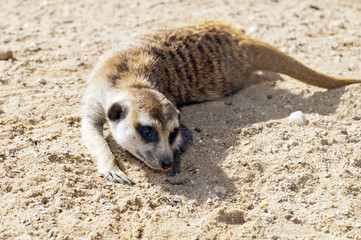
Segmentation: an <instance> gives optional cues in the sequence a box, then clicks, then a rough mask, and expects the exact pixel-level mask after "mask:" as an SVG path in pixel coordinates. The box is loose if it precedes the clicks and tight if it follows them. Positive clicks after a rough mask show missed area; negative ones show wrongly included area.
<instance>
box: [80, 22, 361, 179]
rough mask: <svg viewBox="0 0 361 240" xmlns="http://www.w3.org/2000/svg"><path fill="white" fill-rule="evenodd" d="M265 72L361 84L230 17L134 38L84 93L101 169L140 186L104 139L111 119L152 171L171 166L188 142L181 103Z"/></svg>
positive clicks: (118, 135) (103, 63) (104, 62)
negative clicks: (310, 63) (305, 60)
mask: <svg viewBox="0 0 361 240" xmlns="http://www.w3.org/2000/svg"><path fill="white" fill-rule="evenodd" d="M258 70H260V71H270V72H275V73H280V74H285V75H288V76H290V77H293V78H295V79H297V80H299V81H302V82H304V83H307V84H310V85H314V86H318V87H322V88H327V89H331V88H337V87H341V86H345V85H348V84H352V83H360V82H361V80H359V79H341V78H335V77H331V76H328V75H325V74H322V73H319V72H317V71H314V70H312V69H310V68H308V67H306V66H305V65H303V64H302V63H300V62H299V61H297V60H295V59H294V58H292V57H291V56H289V55H287V54H285V53H283V52H281V51H280V50H278V49H276V48H274V47H272V46H270V45H268V44H266V43H264V42H261V41H259V40H256V39H252V38H250V37H248V36H247V35H246V34H245V33H244V31H243V30H242V29H241V28H238V27H235V26H233V25H231V24H228V23H225V22H222V21H216V20H211V21H203V22H198V23H194V24H188V25H185V26H182V27H175V28H170V29H166V30H159V31H155V32H153V33H151V34H145V35H140V36H137V37H134V38H133V40H132V41H129V42H127V43H126V44H123V45H122V46H121V47H120V48H118V49H115V50H112V51H110V52H108V53H107V54H105V55H104V56H103V57H102V58H101V59H100V61H99V62H98V64H97V65H96V66H95V68H94V70H93V71H92V73H91V76H90V81H89V86H88V89H87V92H86V94H85V97H84V106H83V119H82V136H83V139H84V142H85V145H86V146H87V148H88V149H89V152H90V153H91V155H92V156H93V157H94V158H95V159H96V162H97V166H98V169H99V172H100V173H102V174H103V175H104V176H106V177H107V178H108V179H109V180H110V181H114V182H119V183H123V184H134V182H133V181H132V180H131V179H130V178H128V177H127V176H126V174H124V173H123V172H122V171H121V170H120V168H119V166H118V164H117V162H116V160H115V158H114V155H113V154H112V152H111V150H110V148H109V146H108V143H107V142H106V140H105V139H104V137H103V125H104V123H105V122H108V124H109V128H110V131H111V133H112V135H113V137H114V139H115V141H116V142H117V143H118V144H119V146H120V147H122V148H123V149H125V150H127V151H128V152H130V153H131V154H133V155H134V156H135V157H137V158H138V159H140V160H142V161H143V162H145V163H146V164H147V165H148V166H149V167H150V168H153V169H161V170H168V169H171V168H172V165H173V154H174V152H175V150H176V149H178V148H179V147H180V145H181V143H182V134H181V128H180V115H179V111H178V109H177V108H176V107H177V106H179V105H183V104H188V103H197V102H204V101H208V100H214V99H217V98H220V97H222V96H225V95H227V94H230V93H232V92H234V91H236V90H238V89H240V88H242V86H243V83H244V82H245V80H246V79H247V78H249V77H250V75H251V74H252V73H254V72H255V71H258Z"/></svg>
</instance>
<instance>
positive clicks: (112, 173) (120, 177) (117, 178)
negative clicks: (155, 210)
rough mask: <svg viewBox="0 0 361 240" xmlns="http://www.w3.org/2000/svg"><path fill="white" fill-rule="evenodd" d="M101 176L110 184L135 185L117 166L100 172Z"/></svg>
mask: <svg viewBox="0 0 361 240" xmlns="http://www.w3.org/2000/svg"><path fill="white" fill-rule="evenodd" d="M102 173H103V175H104V176H105V177H106V178H108V180H109V181H111V182H116V183H121V184H128V185H135V182H133V181H132V179H130V178H129V177H128V176H127V175H125V173H123V172H122V171H121V170H120V169H119V167H118V166H116V167H113V168H111V169H108V170H107V171H102Z"/></svg>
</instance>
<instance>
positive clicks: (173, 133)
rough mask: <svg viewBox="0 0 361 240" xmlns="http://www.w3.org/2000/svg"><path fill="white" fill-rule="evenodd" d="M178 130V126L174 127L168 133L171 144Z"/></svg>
mask: <svg viewBox="0 0 361 240" xmlns="http://www.w3.org/2000/svg"><path fill="white" fill-rule="evenodd" d="M178 132H179V128H175V129H174V130H173V131H172V132H171V133H170V134H169V143H170V144H172V143H173V142H174V140H175V139H176V137H177V135H178Z"/></svg>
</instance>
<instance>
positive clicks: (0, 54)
mask: <svg viewBox="0 0 361 240" xmlns="http://www.w3.org/2000/svg"><path fill="white" fill-rule="evenodd" d="M10 58H13V52H12V51H9V50H8V51H2V50H0V60H8V59H10Z"/></svg>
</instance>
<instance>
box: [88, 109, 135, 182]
mask: <svg viewBox="0 0 361 240" xmlns="http://www.w3.org/2000/svg"><path fill="white" fill-rule="evenodd" d="M103 124H104V120H97V119H95V118H94V116H93V117H91V116H84V117H83V120H82V129H81V131H82V136H83V140H84V142H85V145H86V146H87V148H88V149H89V151H90V153H91V155H92V156H93V157H94V158H95V159H96V162H97V166H98V170H99V172H100V173H101V174H103V175H104V176H105V177H107V178H108V180H110V181H113V182H118V183H122V184H129V185H133V184H135V183H134V182H133V181H132V180H131V179H130V178H129V177H127V175H125V173H123V172H122V171H121V170H120V168H119V166H118V164H117V162H116V160H115V158H114V155H113V153H112V152H111V151H110V148H109V145H108V143H107V142H106V140H105V139H104V136H103Z"/></svg>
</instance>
